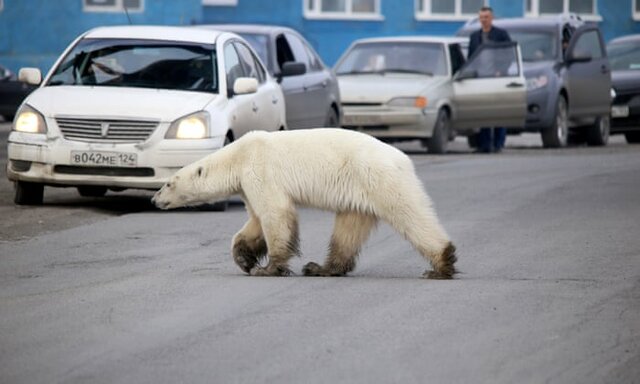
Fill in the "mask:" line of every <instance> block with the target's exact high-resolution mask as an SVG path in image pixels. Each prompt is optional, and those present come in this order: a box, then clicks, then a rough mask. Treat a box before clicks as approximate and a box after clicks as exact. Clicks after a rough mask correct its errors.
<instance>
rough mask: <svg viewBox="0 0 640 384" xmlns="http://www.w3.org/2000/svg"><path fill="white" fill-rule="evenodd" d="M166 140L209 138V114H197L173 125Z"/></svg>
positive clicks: (181, 119)
mask: <svg viewBox="0 0 640 384" xmlns="http://www.w3.org/2000/svg"><path fill="white" fill-rule="evenodd" d="M164 137H165V139H204V138H207V137H209V114H208V113H207V112H196V113H194V114H191V115H188V116H185V117H182V118H180V119H178V120H176V121H174V122H173V123H172V124H171V127H169V130H168V131H167V134H166V135H165V136H164Z"/></svg>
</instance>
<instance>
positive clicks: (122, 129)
mask: <svg viewBox="0 0 640 384" xmlns="http://www.w3.org/2000/svg"><path fill="white" fill-rule="evenodd" d="M56 122H57V123H58V128H60V131H62V134H63V135H64V138H65V139H67V140H75V141H100V142H115V143H137V142H140V141H144V140H146V139H147V138H148V137H149V136H150V135H151V134H152V133H153V131H154V130H155V129H156V127H157V126H158V122H157V121H143V120H101V119H78V118H67V117H57V118H56Z"/></svg>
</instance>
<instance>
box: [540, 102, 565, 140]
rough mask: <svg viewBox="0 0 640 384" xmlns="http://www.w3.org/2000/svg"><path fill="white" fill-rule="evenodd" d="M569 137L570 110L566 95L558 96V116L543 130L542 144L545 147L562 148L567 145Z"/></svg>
mask: <svg viewBox="0 0 640 384" xmlns="http://www.w3.org/2000/svg"><path fill="white" fill-rule="evenodd" d="M568 137H569V111H568V108H567V100H565V98H564V96H559V97H558V104H557V105H556V117H555V120H554V122H553V124H552V125H551V126H550V127H547V128H545V129H543V130H542V144H543V145H544V147H545V148H560V147H566V146H567V140H568Z"/></svg>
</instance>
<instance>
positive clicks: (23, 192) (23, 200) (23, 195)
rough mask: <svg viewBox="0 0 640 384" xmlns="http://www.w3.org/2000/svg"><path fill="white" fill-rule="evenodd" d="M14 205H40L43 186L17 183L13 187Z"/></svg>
mask: <svg viewBox="0 0 640 384" xmlns="http://www.w3.org/2000/svg"><path fill="white" fill-rule="evenodd" d="M15 188H16V190H15V195H14V198H13V201H14V203H16V204H18V205H41V204H42V200H43V197H44V185H42V184H38V183H27V182H24V181H18V182H16V185H15Z"/></svg>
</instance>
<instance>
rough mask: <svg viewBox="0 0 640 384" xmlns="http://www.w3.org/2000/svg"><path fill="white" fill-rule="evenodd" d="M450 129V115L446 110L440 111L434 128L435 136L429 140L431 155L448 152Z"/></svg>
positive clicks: (428, 147)
mask: <svg viewBox="0 0 640 384" xmlns="http://www.w3.org/2000/svg"><path fill="white" fill-rule="evenodd" d="M450 129H451V122H450V120H449V114H448V113H447V111H445V110H444V109H441V110H439V111H438V117H437V118H436V125H435V126H434V127H433V134H432V135H431V138H429V139H427V151H428V152H429V153H436V154H442V153H446V152H447V145H448V144H449V130H450Z"/></svg>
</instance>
